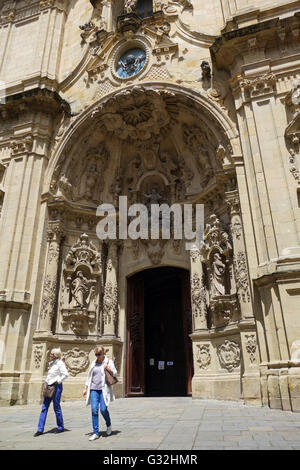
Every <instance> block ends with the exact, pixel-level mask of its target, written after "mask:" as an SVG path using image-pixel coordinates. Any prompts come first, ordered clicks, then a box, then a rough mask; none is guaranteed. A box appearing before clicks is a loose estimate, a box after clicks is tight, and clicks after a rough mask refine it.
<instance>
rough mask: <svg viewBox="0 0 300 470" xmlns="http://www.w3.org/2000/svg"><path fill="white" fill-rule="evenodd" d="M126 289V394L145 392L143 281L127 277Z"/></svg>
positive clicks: (137, 394)
mask: <svg viewBox="0 0 300 470" xmlns="http://www.w3.org/2000/svg"><path fill="white" fill-rule="evenodd" d="M127 282H128V290H127V296H128V297H127V387H126V388H127V395H128V396H140V395H144V393H145V364H144V281H143V279H141V278H138V277H135V276H134V277H132V278H129V279H128V281H127Z"/></svg>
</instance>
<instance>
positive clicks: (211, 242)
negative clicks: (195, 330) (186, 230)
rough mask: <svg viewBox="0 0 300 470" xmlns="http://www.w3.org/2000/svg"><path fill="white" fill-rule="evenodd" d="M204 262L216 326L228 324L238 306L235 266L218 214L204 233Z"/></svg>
mask: <svg viewBox="0 0 300 470" xmlns="http://www.w3.org/2000/svg"><path fill="white" fill-rule="evenodd" d="M200 253H201V261H202V263H203V264H204V265H205V266H206V269H207V274H208V276H207V286H206V287H207V289H208V293H209V299H210V301H209V305H210V310H211V313H212V320H213V322H214V324H219V323H220V322H222V323H225V324H227V323H229V322H230V321H231V320H232V318H233V316H234V315H235V314H238V311H239V306H238V301H237V297H236V294H235V293H234V292H232V288H231V279H230V267H231V266H232V263H233V257H232V242H231V240H230V238H229V235H228V233H227V232H226V231H225V230H224V229H223V228H222V227H221V223H220V221H219V219H218V218H217V216H216V215H214V214H213V215H211V216H210V218H209V223H208V224H207V225H206V227H205V230H204V242H203V245H202V247H201V250H200Z"/></svg>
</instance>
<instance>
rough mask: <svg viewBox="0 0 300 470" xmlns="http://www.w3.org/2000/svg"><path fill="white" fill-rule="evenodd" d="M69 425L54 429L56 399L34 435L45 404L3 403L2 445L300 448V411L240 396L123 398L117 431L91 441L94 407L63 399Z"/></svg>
mask: <svg viewBox="0 0 300 470" xmlns="http://www.w3.org/2000/svg"><path fill="white" fill-rule="evenodd" d="M62 409H63V416H64V421H65V427H66V429H67V430H68V431H66V432H64V433H62V434H54V433H53V432H51V431H53V429H55V428H56V421H55V415H54V411H53V407H52V404H51V405H50V408H49V413H48V418H47V422H46V427H45V434H43V435H42V436H39V437H33V434H34V432H35V431H36V426H37V421H38V417H39V413H40V410H41V406H40V405H24V406H18V405H17V406H13V407H1V408H0V450H13V449H22V450H24V449H26V450H27V449H51V450H55V449H71V450H72V449H80V450H84V449H85V450H86V449H95V450H117V449H119V450H125V449H130V450H138V449H151V450H155V449H156V450H192V449H193V450H200V449H273V450H275V449H282V450H288V449H290V450H291V449H300V414H299V413H291V412H285V411H279V410H278V411H277V410H270V409H268V408H260V407H252V406H245V405H243V404H242V403H237V402H225V401H217V400H199V399H194V400H193V399H192V398H189V397H184V398H182V397H180V398H166V397H164V398H120V399H118V400H116V401H115V402H113V403H111V405H110V408H109V410H110V415H111V419H112V428H113V433H112V435H111V436H109V437H107V436H105V433H104V429H105V426H104V422H103V420H102V417H101V418H100V419H101V429H102V430H103V431H102V432H101V438H100V439H98V440H96V441H94V442H89V440H88V438H89V435H90V433H91V430H92V427H91V410H90V407H88V408H86V406H85V403H84V400H77V401H66V402H62Z"/></svg>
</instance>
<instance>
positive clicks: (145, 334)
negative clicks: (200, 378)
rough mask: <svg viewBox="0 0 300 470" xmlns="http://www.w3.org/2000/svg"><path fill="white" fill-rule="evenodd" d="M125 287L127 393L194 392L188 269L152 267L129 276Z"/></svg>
mask: <svg viewBox="0 0 300 470" xmlns="http://www.w3.org/2000/svg"><path fill="white" fill-rule="evenodd" d="M127 286H128V291H127V299H128V302H127V358H126V361H127V377H126V392H127V396H185V395H187V394H190V392H191V379H192V374H193V365H192V364H193V358H192V344H191V340H190V338H189V334H190V333H191V332H192V317H191V305H190V281H189V272H188V271H186V270H183V269H179V268H170V267H164V268H154V269H149V270H146V271H143V272H141V273H138V274H136V275H134V276H132V277H130V278H129V279H128V283H127Z"/></svg>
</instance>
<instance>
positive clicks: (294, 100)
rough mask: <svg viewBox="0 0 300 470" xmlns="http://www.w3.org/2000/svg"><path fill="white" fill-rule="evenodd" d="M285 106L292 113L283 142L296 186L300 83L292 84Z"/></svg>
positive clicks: (299, 167) (299, 179)
mask: <svg viewBox="0 0 300 470" xmlns="http://www.w3.org/2000/svg"><path fill="white" fill-rule="evenodd" d="M285 102H286V105H287V106H288V108H289V109H290V110H291V112H292V119H291V121H290V123H289V125H288V127H287V128H286V131H285V140H286V144H287V148H288V151H289V153H290V157H289V163H290V172H291V173H292V175H293V177H294V178H295V180H296V182H297V184H298V185H299V184H300V164H299V158H300V157H299V154H300V81H299V80H297V81H295V82H294V83H293V84H292V89H291V91H290V92H289V93H288V95H287V96H286V99H285Z"/></svg>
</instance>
